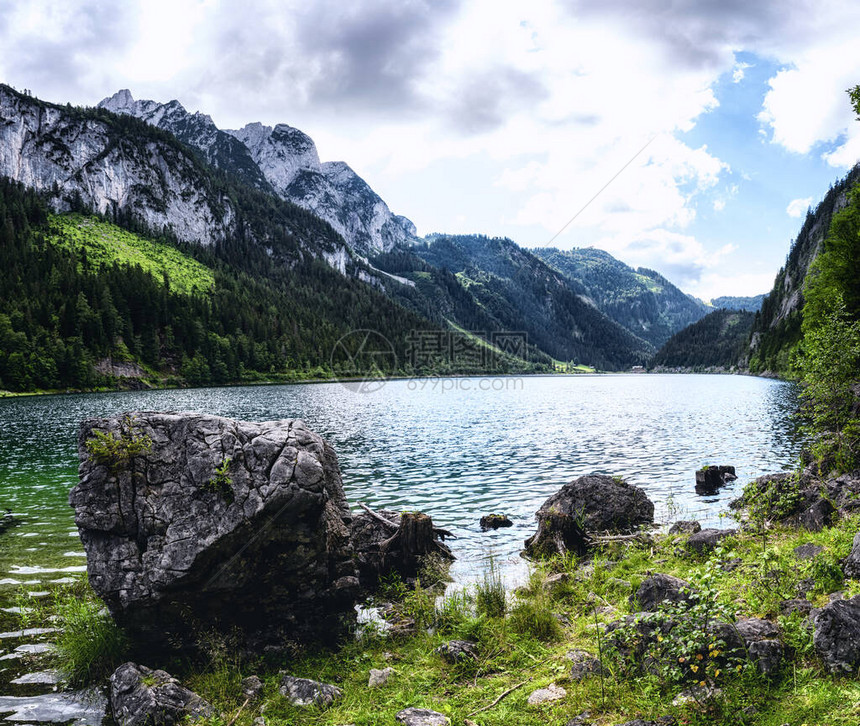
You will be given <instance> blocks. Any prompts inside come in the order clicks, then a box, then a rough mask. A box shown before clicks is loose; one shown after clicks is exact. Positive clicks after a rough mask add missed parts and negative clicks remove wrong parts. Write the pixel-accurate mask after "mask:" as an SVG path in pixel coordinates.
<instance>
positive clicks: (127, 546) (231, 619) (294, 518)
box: [69, 412, 359, 648]
mask: <svg viewBox="0 0 860 726" xmlns="http://www.w3.org/2000/svg"><path fill="white" fill-rule="evenodd" d="M97 433H100V435H101V436H103V437H105V436H106V437H110V439H112V440H113V442H115V443H114V445H115V446H116V448H117V449H119V450H120V452H121V451H122V449H123V447H127V446H128V445H129V442H133V441H134V440H135V439H137V440H138V441H141V440H143V441H146V440H148V441H150V442H151V444H150V446H149V447H148V448H147V447H145V446H144V447H138V449H140V450H138V451H137V452H136V453H135V454H134V455H133V456H128V457H124V458H123V457H122V456H119V457H114V458H113V460H111V458H110V457H104V456H96V455H94V454H93V453H91V451H89V450H88V442H89V441H91V440H93V439H95V437H96V434H97ZM90 448H91V447H90ZM78 451H79V455H80V459H81V464H80V481H79V483H78V484H77V486H75V487H74V489H72V491H71V493H70V496H69V501H70V503H71V505H72V506H73V507H74V508H75V522H76V524H77V526H78V530H79V532H80V536H81V541H82V542H83V545H84V550H85V551H86V554H87V571H88V574H89V580H90V584H91V585H92V587H93V589H94V590H95V591H96V593H97V594H98V595H99V597H101V598H102V599H103V600H104V601H105V604H106V605H107V607H108V610H109V611H110V613H111V615H112V616H113V617H114V618H115V619H116V620H117V622H118V623H119V624H120V625H122V626H123V627H124V628H126V629H127V631H128V632H129V633H130V634H131V635H132V636H133V637H134V638H135V639H136V640H137V641H138V643H139V644H141V645H143V646H150V647H153V648H157V647H164V646H166V645H168V644H169V643H170V644H172V643H175V642H177V641H183V640H184V641H185V642H190V641H192V640H193V636H192V635H191V631H192V628H195V629H200V628H217V629H218V630H219V631H220V632H228V631H238V632H239V633H240V634H242V635H243V637H244V638H245V640H246V643H245V644H246V645H249V646H250V647H252V648H261V647H263V645H265V644H269V643H272V642H276V641H278V642H282V641H283V640H284V639H285V638H289V639H293V640H310V639H324V640H332V639H334V638H336V637H337V636H338V635H339V633H340V632H341V627H340V625H341V624H343V625H344V626H346V625H347V624H348V622H350V621H352V620H354V618H355V612H354V610H353V603H354V601H355V599H356V598H357V596H358V590H359V587H358V579H357V577H356V574H357V573H356V570H355V566H354V564H353V561H352V555H353V550H352V547H351V545H350V540H349V523H350V521H351V516H350V513H349V508H348V506H347V504H346V499H345V497H344V493H343V487H342V484H341V477H340V470H339V468H338V462H337V457H336V455H335V453H334V451H333V449H332V448H331V447H330V446H329V445H328V444H327V443H326V442H325V441H324V440H323V439H322V438H321V437H320V436H318V435H317V434H315V433H314V432H312V431H311V430H310V429H308V428H307V426H305V424H304V423H302V422H301V421H298V420H283V421H269V422H265V423H252V422H247V421H234V420H231V419H227V418H221V417H218V416H208V415H201V414H194V413H148V412H137V413H131V414H127V415H124V416H114V417H112V418H106V419H93V420H89V421H85V422H83V424H82V425H81V429H80V434H79V438H78ZM250 641H254V643H255V644H256V645H255V644H254V643H250Z"/></svg>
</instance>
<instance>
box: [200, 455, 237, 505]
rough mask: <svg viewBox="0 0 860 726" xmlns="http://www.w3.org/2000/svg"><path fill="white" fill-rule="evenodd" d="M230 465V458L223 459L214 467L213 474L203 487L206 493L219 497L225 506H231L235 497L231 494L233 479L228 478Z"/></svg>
mask: <svg viewBox="0 0 860 726" xmlns="http://www.w3.org/2000/svg"><path fill="white" fill-rule="evenodd" d="M230 464H231V460H230V458H229V457H225V458H224V459H223V460H222V461H221V463H220V464H219V465H218V466H216V467H215V474H214V475H213V476H212V478H211V479H210V480H209V481H208V482H206V484H205V485H204V487H203V488H204V489H205V490H206V491H209V492H212V493H213V494H218V495H219V496H221V497H222V498H223V499H224V501H225V502H227V504H231V503H232V502H233V499H234V497H235V495H234V494H233V479H232V478H231V477H230Z"/></svg>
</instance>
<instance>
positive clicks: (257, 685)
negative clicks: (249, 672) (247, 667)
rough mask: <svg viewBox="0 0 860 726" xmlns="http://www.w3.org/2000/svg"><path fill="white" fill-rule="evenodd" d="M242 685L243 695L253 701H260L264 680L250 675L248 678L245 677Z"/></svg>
mask: <svg viewBox="0 0 860 726" xmlns="http://www.w3.org/2000/svg"><path fill="white" fill-rule="evenodd" d="M240 687H241V689H242V695H243V696H244V697H245V698H247V699H248V700H249V701H251V702H252V703H253V702H254V701H259V700H260V696H262V695H263V681H261V680H260V679H259V678H258V677H257V676H248V677H247V678H243V679H242V683H241V684H240Z"/></svg>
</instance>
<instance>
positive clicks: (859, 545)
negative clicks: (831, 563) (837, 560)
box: [843, 532, 860, 579]
mask: <svg viewBox="0 0 860 726" xmlns="http://www.w3.org/2000/svg"><path fill="white" fill-rule="evenodd" d="M843 569H844V571H845V577H850V578H852V579H856V578H860V532H858V533H857V534H855V535H854V541H853V542H852V543H851V552H850V553H849V554H848V557H846V558H845V563H844V567H843Z"/></svg>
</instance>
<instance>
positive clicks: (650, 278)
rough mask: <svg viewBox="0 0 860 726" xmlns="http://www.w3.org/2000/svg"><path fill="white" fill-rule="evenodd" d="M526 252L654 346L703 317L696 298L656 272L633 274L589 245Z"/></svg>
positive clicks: (703, 307) (703, 310)
mask: <svg viewBox="0 0 860 726" xmlns="http://www.w3.org/2000/svg"><path fill="white" fill-rule="evenodd" d="M531 252H532V253H533V254H534V255H536V256H537V257H539V258H540V259H541V260H543V261H544V262H545V263H547V264H548V265H549V266H550V267H552V268H554V269H556V270H558V271H559V272H560V273H561V274H562V275H564V276H565V277H566V278H567V279H568V280H570V281H572V282H573V283H574V284H575V285H576V286H577V289H579V290H581V291H582V293H583V294H584V295H586V296H587V297H588V298H589V299H590V300H591V301H592V302H593V303H594V305H595V306H597V308H598V309H600V310H601V311H602V312H603V313H605V314H606V315H608V316H609V317H610V318H612V319H613V320H614V321H615V322H617V323H619V324H620V325H623V326H624V327H625V328H626V329H627V330H629V331H630V332H631V333H633V334H634V335H636V336H638V337H639V338H642V339H644V340H647V341H648V342H649V343H651V344H652V345H653V346H654V347H655V348H656V347H659V346H661V345H662V344H663V343H665V342H666V341H667V340H668V339H669V337H670V336H671V335H672V334H673V333H676V332H677V331H679V330H681V329H683V328H685V327H686V326H687V325H690V324H691V323H694V322H696V321H697V320H699V319H701V318H702V317H703V316H705V315H706V314H707V313H708V310H709V308H708V307H707V306H706V305H705V304H704V303H703V302H702V301H701V300H698V299H697V298H695V297H693V296H692V295H687V294H686V293H684V292H682V291H681V290H679V289H678V288H677V287H675V286H674V285H673V284H672V283H671V282H669V281H668V280H667V279H666V278H665V277H663V276H662V275H660V274H659V273H657V272H654V271H653V270H649V269H647V268H644V267H640V268H639V269H637V270H634V269H633V268H632V267H629V266H627V265H625V264H624V263H623V262H621V261H620V260H616V259H615V258H614V257H613V256H612V255H610V254H609V253H608V252H604V251H602V250H597V249H594V248H590V247H589V248H585V249H572V250H564V251H563V250H558V249H555V248H551V247H542V248H536V249H533V250H531Z"/></svg>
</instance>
